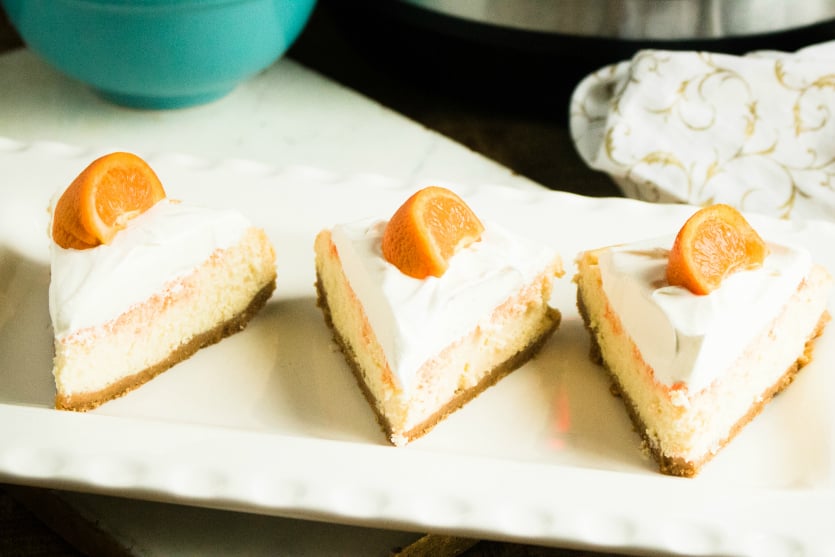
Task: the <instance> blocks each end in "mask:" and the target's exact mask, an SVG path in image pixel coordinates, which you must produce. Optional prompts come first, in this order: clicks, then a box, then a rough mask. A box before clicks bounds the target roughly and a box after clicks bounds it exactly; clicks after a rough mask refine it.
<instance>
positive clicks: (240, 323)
mask: <svg viewBox="0 0 835 557" xmlns="http://www.w3.org/2000/svg"><path fill="white" fill-rule="evenodd" d="M275 281H276V277H273V279H272V280H271V281H270V282H268V283H267V284H266V285H265V286H264V287H263V288H262V289H261V290H259V291H258V293H257V294H255V296H254V297H253V298H252V301H251V302H250V303H249V305H248V306H247V307H246V308H245V309H244V310H243V311H242V312H241V313H239V314H238V315H236V316H234V317H232V318H231V319H229V320H228V321H226V322H224V323H220V324H219V325H218V326H217V327H215V328H213V329H210V330H208V331H205V332H203V333H200V334H198V335H195V336H194V337H192V339H191V340H190V341H188V342H187V343H185V344H182V345H180V347H179V348H178V349H177V350H175V351H174V352H172V353H171V354H170V355H169V356H168V357H167V358H166V359H165V360H162V361H161V362H159V363H157V364H155V365H153V366H151V367H149V368H146V369H144V370H142V371H140V372H138V373H135V374H133V375H131V376H129V377H125V378H123V379H121V380H119V381H117V382H115V383H112V384H111V385H108V386H107V387H106V388H104V389H102V390H100V391H96V392H93V393H83V394H76V395H70V396H62V395H60V394H58V395H56V396H55V408H56V409H58V410H73V411H76V412H86V411H88V410H92V409H94V408H96V407H98V406H100V405H102V404H103V403H105V402H108V401H110V400H113V399H115V398H119V397H121V396H124V395H126V394H127V393H129V392H130V391H133V390H134V389H137V388H138V387H141V386H142V385H144V384H145V383H147V382H148V381H150V380H151V379H153V378H154V377H156V376H157V375H159V374H161V373H162V372H164V371H166V370H168V369H170V368H171V367H173V366H174V365H175V364H178V363H180V362H182V361H183V360H186V359H188V358H190V357H191V356H193V355H194V354H195V353H196V352H197V351H198V350H200V349H201V348H205V347H207V346H210V345H212V344H216V343H218V342H220V341H221V340H223V339H224V338H226V337H228V336H231V335H233V334H235V333H238V332H240V331H243V330H244V329H245V328H246V326H247V324H248V323H249V321H250V320H251V319H252V318H253V317H254V316H255V314H256V313H258V312H259V311H260V310H261V308H263V307H264V306H265V305H266V303H267V300H269V299H270V296H272V293H273V291H274V290H275Z"/></svg>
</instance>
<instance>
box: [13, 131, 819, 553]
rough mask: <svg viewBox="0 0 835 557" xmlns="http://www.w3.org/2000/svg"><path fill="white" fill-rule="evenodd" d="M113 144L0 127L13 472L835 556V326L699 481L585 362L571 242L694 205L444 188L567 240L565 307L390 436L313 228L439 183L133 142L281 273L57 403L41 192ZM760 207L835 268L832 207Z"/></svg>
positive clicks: (503, 525)
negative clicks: (672, 460) (360, 371)
mask: <svg viewBox="0 0 835 557" xmlns="http://www.w3.org/2000/svg"><path fill="white" fill-rule="evenodd" d="M99 154H101V153H100V152H92V151H89V150H87V149H82V148H76V147H72V146H68V145H63V144H57V143H35V144H26V143H21V142H17V141H12V140H8V139H2V138H0V481H4V482H11V483H20V484H27V485H37V486H47V487H56V488H62V489H70V490H77V491H83V492H90V493H103V494H113V495H120V496H124V497H131V498H137V499H147V500H154V501H163V502H173V503H184V504H189V505H195V506H202V507H211V508H220V509H230V510H236V511H244V512H251V513H259V514H266V515H275V516H287V517H297V518H306V519H313V520H325V521H329V522H335V523H344V524H356V525H365V526H374V527H382V528H397V529H403V530H411V531H430V532H446V533H455V534H460V535H468V536H479V537H483V538H491V539H500V540H512V541H525V542H529V543H537V544H543V545H554V546H566V547H586V548H595V549H601V550H611V551H621V552H625V553H633V554H658V553H671V554H687V555H693V554H696V555H714V554H716V555H752V556H753V555H756V556H763V555H785V554H803V555H806V554H809V555H831V554H835V531H833V529H832V528H831V524H832V523H833V519H835V481H833V467H835V458H833V457H835V442H833V441H835V437H834V432H833V425H835V380H833V376H832V370H833V369H835V333H833V332H832V329H831V328H830V329H829V330H827V331H826V332H825V333H824V335H823V336H822V337H821V338H820V339H819V341H818V343H817V347H816V349H815V358H814V361H813V362H812V363H811V364H810V365H809V366H808V367H807V368H806V369H804V371H803V372H802V373H801V374H800V376H799V377H798V379H797V380H796V381H795V384H794V385H792V387H791V388H790V389H788V390H787V391H786V392H785V393H783V394H781V395H780V396H779V397H777V399H775V401H774V402H773V403H772V404H770V405H769V406H768V407H767V408H766V410H765V411H764V412H763V414H762V415H760V416H759V417H758V418H757V419H756V420H755V421H754V422H753V423H751V424H750V425H749V426H748V427H747V428H746V429H745V430H744V431H743V432H742V434H741V435H740V436H738V437H737V438H736V439H735V440H734V442H733V443H732V444H731V445H730V446H728V447H727V448H726V449H725V450H724V451H723V452H722V453H721V454H720V455H719V456H718V457H717V458H716V459H715V460H714V461H713V462H711V463H710V464H709V465H708V467H707V468H706V469H705V470H704V471H703V472H702V474H701V475H700V476H699V477H697V478H695V479H679V478H670V477H665V476H662V475H660V474H659V473H658V472H657V471H656V468H655V466H654V464H653V463H652V462H651V461H649V460H647V459H646V458H645V456H644V455H643V454H642V452H641V450H640V447H639V444H640V442H639V438H638V436H637V434H636V433H635V432H634V431H632V428H631V425H630V422H629V420H628V418H627V416H626V414H625V412H624V410H623V407H622V405H621V403H620V401H619V400H618V399H616V398H614V397H613V396H612V395H611V394H610V392H609V388H608V383H607V381H606V379H605V377H604V375H603V373H602V371H601V369H599V368H598V367H597V366H595V365H593V364H592V363H590V361H589V360H588V350H589V343H588V338H587V335H586V332H585V330H584V329H583V326H582V323H581V321H580V318H579V316H578V315H577V311H576V308H575V298H574V296H575V290H574V285H573V283H572V281H571V276H572V274H573V272H574V267H573V259H574V256H575V254H576V253H577V252H578V251H580V250H583V249H587V248H592V247H597V246H600V245H604V244H611V243H615V242H624V241H629V240H636V239H640V238H644V237H648V236H653V235H657V234H664V233H669V232H670V231H671V230H675V229H677V228H678V227H679V226H680V225H681V223H682V222H683V220H684V218H685V217H686V216H687V215H688V214H689V213H690V212H692V210H693V208H691V207H685V206H678V205H676V206H669V205H653V204H647V203H642V202H637V201H630V200H623V199H592V198H584V197H581V196H576V195H572V194H566V193H559V192H552V191H548V190H545V189H543V190H541V191H536V190H530V189H526V190H524V191H521V190H517V189H511V188H505V187H496V186H490V185H479V184H443V183H442V184H439V185H445V186H448V187H450V188H452V189H454V190H455V191H457V192H458V193H459V194H460V195H462V196H463V197H464V198H465V199H466V200H467V201H468V202H469V203H470V205H471V206H472V207H473V208H474V209H475V210H476V212H477V213H478V214H479V215H480V216H481V217H482V218H483V219H485V220H491V221H496V222H499V223H501V224H503V225H504V226H506V227H508V228H513V229H515V230H517V231H519V232H520V233H523V234H527V235H530V236H531V237H536V238H540V239H545V240H546V241H547V242H549V243H551V244H552V245H553V246H554V247H555V248H557V249H558V250H559V251H560V253H561V254H562V257H563V259H564V260H565V262H566V267H567V270H568V272H567V274H566V277H564V278H563V279H561V280H559V281H558V283H557V287H556V291H555V294H554V299H553V304H554V305H555V306H556V307H557V308H558V309H559V310H560V311H561V312H562V313H563V322H562V324H561V326H560V329H559V330H558V331H557V333H556V334H555V335H554V336H553V337H552V338H551V339H550V340H549V342H548V343H547V345H546V346H545V348H544V349H543V351H542V352H541V353H540V355H539V356H538V357H537V358H536V359H535V360H533V361H532V362H530V363H529V364H527V365H526V366H524V367H523V368H521V369H519V370H518V371H516V372H514V373H513V374H512V375H510V376H509V377H508V378H506V379H504V380H503V381H502V382H500V383H499V384H498V385H496V386H495V387H493V388H491V389H489V390H488V391H487V392H485V393H483V394H482V395H481V396H479V397H478V398H477V399H476V400H475V401H473V402H472V403H470V404H469V405H468V406H466V407H465V408H464V409H462V410H461V411H459V412H457V413H455V414H454V415H453V416H451V417H450V418H449V419H447V420H446V421H444V422H443V423H442V424H440V425H439V426H438V427H437V428H436V429H435V430H433V431H432V433H431V434H430V435H428V436H427V437H425V438H423V439H421V440H419V441H417V442H415V443H413V444H411V445H409V446H408V447H405V448H401V449H397V448H394V447H390V446H388V445H387V444H386V442H385V439H384V437H383V435H382V432H381V431H380V430H379V429H378V427H377V425H376V423H375V421H374V418H373V416H372V414H371V411H370V410H369V409H368V407H367V406H366V404H365V401H364V399H363V398H362V395H361V393H360V391H359V389H358V388H357V386H356V384H355V383H354V381H353V378H352V376H351V374H350V372H349V370H348V368H347V366H346V365H345V363H344V361H343V359H342V356H341V354H340V353H339V352H338V351H337V350H336V349H335V346H334V345H333V343H332V342H331V337H330V332H329V330H328V329H327V327H326V326H325V324H324V321H323V319H322V316H321V313H320V311H319V309H318V308H317V307H316V304H315V293H314V288H313V281H314V269H313V247H312V246H313V238H314V236H315V234H316V232H318V231H319V230H320V229H321V228H323V227H327V226H330V225H332V224H334V223H336V222H341V221H350V220H353V219H358V218H363V217H367V216H385V215H388V214H390V213H391V212H393V211H394V209H395V208H396V207H397V206H398V205H399V204H400V203H402V201H403V200H405V199H406V197H407V196H408V195H409V194H410V193H411V192H412V191H414V190H415V189H417V188H418V187H422V186H425V185H428V184H416V183H405V182H401V181H398V180H394V179H390V178H387V177H384V176H379V175H370V174H369V175H351V176H343V175H337V174H334V173H330V172H328V171H326V170H321V169H314V168H306V167H293V168H272V167H269V166H266V165H263V164H260V163H253V162H249V161H245V160H204V159H199V158H195V157H190V156H182V155H177V154H166V153H140V154H141V155H143V156H145V157H146V158H147V160H148V161H149V162H150V163H151V164H152V166H153V167H154V168H155V169H156V170H157V172H158V174H159V175H160V178H161V179H162V181H163V183H164V184H165V186H166V189H167V191H168V193H169V196H171V197H174V198H181V199H187V200H189V201H190V202H193V203H200V204H203V205H206V206H216V207H234V208H237V209H239V210H240V211H242V212H243V213H245V214H246V215H248V216H249V217H250V218H251V219H252V220H253V221H254V222H255V223H257V224H259V225H260V226H263V227H264V228H265V229H266V230H267V232H268V233H269V235H270V237H271V238H272V240H273V242H274V244H275V247H276V252H277V256H278V288H277V290H276V293H275V295H274V297H273V298H272V299H271V301H270V302H269V304H268V305H267V307H266V308H265V309H264V311H263V312H262V313H260V314H259V315H258V316H257V317H256V318H255V320H254V321H253V322H252V323H251V324H250V326H249V327H248V328H247V329H246V330H245V331H244V332H243V333H241V334H238V335H236V336H234V337H231V338H229V339H226V340H224V341H223V342H221V343H220V344H218V345H215V346H213V347H210V348H207V349H204V350H202V351H201V352H199V353H198V354H197V355H195V356H194V357H192V358H191V359H190V360H188V361H186V362H184V363H182V364H180V365H178V366H176V367H175V368H173V369H171V370H169V371H168V372H166V373H165V374H163V375H161V376H160V377H158V378H156V379H154V380H153V381H152V382H150V383H148V384H147V385H145V386H143V387H142V388H141V389H139V390H137V391H135V392H133V393H131V394H130V395H128V396H126V397H124V398H121V399H119V400H116V401H113V402H110V403H108V404H106V405H104V406H102V407H100V408H99V409H97V410H95V411H93V412H89V413H86V414H76V413H68V412H61V411H56V410H54V409H52V399H53V397H54V386H53V383H52V376H51V357H52V333H51V329H50V323H49V314H48V304H47V288H48V284H49V260H48V238H47V235H46V230H47V221H48V213H47V207H48V205H49V203H50V199H51V198H52V197H53V195H55V193H56V192H58V191H59V190H61V189H63V187H65V186H66V185H67V184H68V183H69V182H70V181H71V180H72V178H74V177H75V175H76V174H77V173H78V172H79V171H80V170H81V169H82V168H83V167H84V166H86V165H87V163H89V162H90V161H91V160H93V158H95V157H96V156H97V155H99ZM751 219H752V222H753V223H754V225H755V226H756V227H758V228H759V229H760V231H761V232H762V233H763V235H764V236H766V237H767V238H768V239H772V240H778V241H783V242H791V243H798V244H802V245H805V246H807V247H808V248H809V249H810V250H811V251H812V253H813V255H814V257H815V259H816V260H817V261H818V262H820V263H822V264H823V265H825V266H826V267H827V268H829V269H830V270H835V250H833V248H832V246H833V245H835V225H833V224H831V223H826V222H807V223H789V222H785V221H774V220H771V219H768V218H764V217H757V216H752V217H751ZM833 310H835V303H833V302H830V311H833ZM151 334H152V333H151Z"/></svg>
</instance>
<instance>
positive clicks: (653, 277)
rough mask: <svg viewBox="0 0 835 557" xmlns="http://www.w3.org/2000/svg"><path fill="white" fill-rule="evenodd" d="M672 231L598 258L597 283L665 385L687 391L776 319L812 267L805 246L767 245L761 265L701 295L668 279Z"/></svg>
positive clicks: (705, 380) (705, 382)
mask: <svg viewBox="0 0 835 557" xmlns="http://www.w3.org/2000/svg"><path fill="white" fill-rule="evenodd" d="M673 241H674V237H672V236H668V237H662V238H656V239H652V240H646V241H642V242H637V243H633V244H628V245H623V246H617V247H615V248H613V249H611V250H607V251H606V252H604V253H602V254H601V256H600V258H599V266H600V273H601V276H602V282H603V290H604V292H605V293H606V296H607V298H608V299H609V302H610V304H611V306H612V309H613V310H614V311H615V313H616V314H617V315H618V316H619V317H620V320H621V325H622V326H623V328H624V330H625V331H626V332H627V333H628V334H629V336H630V337H631V338H632V340H633V342H634V343H635V345H636V347H637V348H638V350H639V351H640V352H641V357H642V358H643V359H644V361H645V362H646V363H647V364H649V366H650V367H651V368H652V369H653V370H654V372H655V379H656V380H657V381H659V382H661V383H663V384H665V385H668V386H673V385H676V384H683V385H685V386H686V387H687V388H688V390H690V391H691V392H697V391H699V390H701V389H703V388H705V387H707V386H709V385H710V384H711V383H712V382H713V381H714V379H716V378H717V377H718V376H719V375H720V374H721V373H722V372H723V370H725V369H727V368H728V367H730V366H731V364H733V363H734V362H735V361H736V360H737V359H738V358H739V357H740V356H741V355H742V353H743V351H744V350H745V348H746V347H747V346H748V345H749V343H750V342H751V341H752V340H753V338H754V337H755V336H756V335H757V334H759V333H760V332H761V329H762V327H763V324H764V323H770V322H771V321H772V320H773V319H775V318H776V317H777V316H778V315H779V313H780V311H781V310H782V308H783V307H784V306H785V304H786V301H787V300H788V299H789V298H790V297H791V296H792V295H793V294H794V293H795V292H796V291H797V288H798V286H799V285H800V283H801V281H803V279H804V277H806V276H807V275H808V273H809V271H810V269H811V266H812V260H811V256H810V254H809V252H808V251H806V250H805V249H801V248H795V247H789V246H783V245H776V244H769V246H768V247H769V250H770V253H769V255H768V256H767V257H766V259H765V261H764V263H763V265H762V267H760V268H759V269H755V270H749V271H740V272H737V273H734V274H733V275H731V276H729V277H727V278H726V279H725V280H724V281H723V282H722V284H721V286H720V287H719V288H718V289H716V290H715V291H713V292H711V293H710V294H707V295H696V294H693V293H692V292H690V291H689V290H687V289H686V288H683V287H679V286H670V285H669V284H667V281H666V278H665V276H666V267H667V257H668V253H669V251H668V250H669V248H670V247H672V245H673Z"/></svg>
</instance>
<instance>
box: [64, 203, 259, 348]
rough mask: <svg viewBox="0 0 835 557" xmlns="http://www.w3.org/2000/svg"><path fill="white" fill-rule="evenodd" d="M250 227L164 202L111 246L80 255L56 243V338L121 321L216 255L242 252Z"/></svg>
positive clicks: (229, 215)
mask: <svg viewBox="0 0 835 557" xmlns="http://www.w3.org/2000/svg"><path fill="white" fill-rule="evenodd" d="M250 226H251V225H250V223H249V221H248V220H247V219H246V218H245V217H244V216H243V215H241V214H239V213H237V212H234V211H226V210H215V209H206V208H202V207H195V206H191V205H187V204H185V203H180V202H177V201H171V200H168V199H163V200H162V201H160V202H158V203H157V204H156V205H154V206H153V207H151V208H150V209H149V210H147V211H146V212H144V213H143V214H141V215H139V216H137V217H136V218H134V219H131V221H130V222H129V223H128V226H127V228H125V229H124V230H122V231H120V232H119V233H118V234H117V235H116V236H115V237H114V238H113V241H112V242H111V243H110V244H106V245H100V246H97V247H95V248H91V249H84V250H76V249H64V248H61V247H60V246H58V245H57V244H55V243H54V242H53V243H52V244H51V259H52V264H51V269H52V276H51V281H50V285H49V312H50V315H51V317H52V326H53V329H54V334H55V336H56V337H57V338H60V337H62V336H64V335H67V334H71V333H73V332H74V331H77V330H79V329H84V328H87V327H92V326H95V325H100V324H102V323H105V322H107V321H110V320H112V319H115V318H116V317H118V316H119V315H121V314H122V313H124V312H125V311H126V310H127V309H129V308H130V307H132V306H134V305H135V304H138V303H141V302H143V301H144V300H146V299H147V298H149V297H150V296H151V295H152V294H154V293H155V292H158V291H159V290H161V289H162V287H163V285H165V284H166V283H168V282H169V281H171V280H173V279H176V278H177V277H179V276H183V275H185V274H187V273H189V272H191V271H192V270H193V269H194V268H196V267H197V266H198V265H200V264H201V263H202V262H204V261H205V260H206V259H207V258H208V257H209V256H210V255H211V254H212V253H213V252H214V251H215V250H217V249H223V248H228V247H230V246H233V245H235V244H236V243H237V242H239V241H240V239H241V238H242V236H243V234H244V232H245V231H246V230H247V228H249V227H250Z"/></svg>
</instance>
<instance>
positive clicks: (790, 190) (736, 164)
mask: <svg viewBox="0 0 835 557" xmlns="http://www.w3.org/2000/svg"><path fill="white" fill-rule="evenodd" d="M833 62H835V42H829V43H822V44H820V45H815V46H812V47H809V48H807V49H803V50H800V51H798V52H796V53H783V52H771V51H769V52H757V53H751V54H749V55H746V56H732V55H728V54H720V53H710V52H693V51H681V52H678V51H663V50H642V51H640V52H638V53H636V54H635V56H634V57H633V58H632V59H631V60H628V61H624V62H621V63H619V64H615V65H612V66H607V67H605V68H602V69H600V70H598V71H597V72H595V73H593V74H591V75H589V76H587V77H586V78H585V79H584V80H583V81H581V82H580V84H579V85H578V86H577V88H576V89H575V91H574V94H573V96H572V99H571V106H570V126H571V134H572V139H573V141H574V144H575V147H576V148H577V151H578V153H579V154H580V156H581V157H582V158H583V160H584V161H585V162H586V163H587V164H588V165H589V166H590V167H592V168H594V169H596V170H600V171H603V172H606V173H608V174H609V175H610V176H612V178H613V179H614V180H615V182H616V183H617V184H618V185H619V186H620V187H621V189H622V191H623V192H624V194H625V195H627V196H629V197H636V198H639V199H644V200H650V201H663V202H680V203H691V204H695V205H707V204H710V203H715V202H722V203H729V204H731V205H734V206H736V207H738V208H740V209H741V210H744V211H750V212H758V213H764V214H770V215H775V216H779V217H782V218H793V217H803V218H824V219H828V220H835V64H833Z"/></svg>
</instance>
